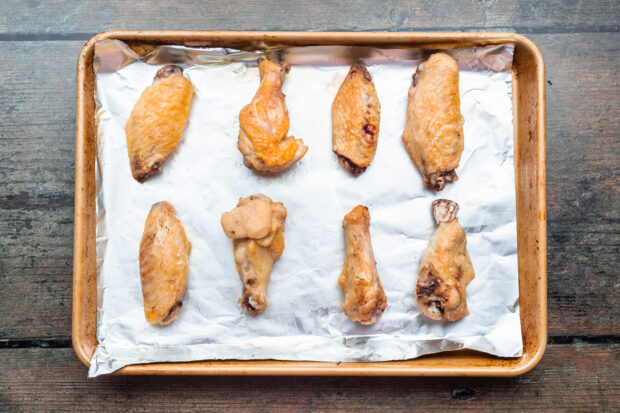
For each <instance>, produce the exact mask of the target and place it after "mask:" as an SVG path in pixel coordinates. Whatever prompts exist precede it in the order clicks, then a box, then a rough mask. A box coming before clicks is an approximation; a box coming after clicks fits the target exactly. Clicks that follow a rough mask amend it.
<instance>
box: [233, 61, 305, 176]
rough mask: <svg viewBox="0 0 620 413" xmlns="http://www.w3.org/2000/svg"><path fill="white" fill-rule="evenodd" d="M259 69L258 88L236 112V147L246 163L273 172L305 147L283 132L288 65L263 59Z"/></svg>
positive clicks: (286, 122) (298, 156) (286, 124)
mask: <svg viewBox="0 0 620 413" xmlns="http://www.w3.org/2000/svg"><path fill="white" fill-rule="evenodd" d="M259 71H260V79H261V83H260V86H259V88H258V91H257V92H256V95H254V98H253V99H252V102H250V104H248V105H246V106H244V107H243V109H241V112H240V113H239V126H240V131H239V140H238V142H237V147H238V148H239V151H241V154H242V155H243V163H244V164H245V166H247V167H248V168H254V169H255V170H256V171H258V172H261V173H276V172H280V171H283V170H285V169H287V168H289V167H290V166H292V165H293V164H294V163H295V162H297V161H298V160H300V159H301V158H302V157H303V156H304V155H305V154H306V151H307V150H308V147H307V146H306V145H304V143H303V141H302V140H301V139H295V137H293V136H286V134H287V132H288V127H289V119H288V110H287V109H286V103H285V102H284V97H285V96H284V93H282V83H283V82H284V75H285V74H287V73H288V71H289V66H288V65H287V64H286V63H280V64H279V65H278V64H276V63H273V62H271V61H269V60H263V61H261V62H260V64H259Z"/></svg>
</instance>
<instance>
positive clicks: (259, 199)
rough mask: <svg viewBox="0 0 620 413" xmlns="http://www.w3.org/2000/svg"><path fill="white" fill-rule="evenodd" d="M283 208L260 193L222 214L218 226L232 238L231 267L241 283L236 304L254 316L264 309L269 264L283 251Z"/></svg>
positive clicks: (243, 199) (241, 200)
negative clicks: (233, 261)
mask: <svg viewBox="0 0 620 413" xmlns="http://www.w3.org/2000/svg"><path fill="white" fill-rule="evenodd" d="M285 220H286V208H285V207H284V205H283V204H282V203H281V202H273V201H272V200H271V198H269V197H266V196H265V195H262V194H257V195H251V196H249V197H246V198H242V199H240V200H239V203H237V207H236V208H235V209H233V210H232V211H229V212H224V213H223V214H222V228H223V229H224V233H225V234H226V236H227V237H228V238H231V239H232V240H233V254H234V258H235V267H236V269H237V272H238V273H239V277H240V278H241V282H242V283H243V292H242V294H241V298H239V304H241V307H242V308H243V310H244V311H246V312H248V313H249V314H251V315H257V314H260V313H262V312H263V311H265V310H266V309H267V304H268V302H267V285H268V284H269V279H270V277H271V270H272V269H273V263H274V262H275V261H276V260H277V259H278V258H280V256H281V255H282V252H283V251H284V221H285Z"/></svg>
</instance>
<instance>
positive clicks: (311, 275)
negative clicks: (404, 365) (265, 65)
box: [89, 41, 522, 377]
mask: <svg viewBox="0 0 620 413" xmlns="http://www.w3.org/2000/svg"><path fill="white" fill-rule="evenodd" d="M429 53H430V51H427V50H419V49H375V48H369V47H348V46H316V47H315V46H312V47H295V48H287V49H276V50H246V51H238V50H230V49H219V48H211V49H196V48H187V47H179V46H161V47H158V48H157V49H155V50H154V51H153V52H151V53H149V54H148V55H146V56H144V57H142V58H139V56H137V55H135V53H133V52H132V51H131V50H130V49H129V48H128V47H127V46H126V45H124V44H123V43H122V42H119V41H105V42H101V43H99V44H97V47H96V51H95V62H94V66H95V71H96V104H97V119H98V127H97V139H98V142H97V145H98V151H97V166H98V168H97V189H98V192H97V201H98V202H97V213H98V221H97V256H98V261H97V267H98V268H97V271H98V284H97V288H98V321H97V339H98V342H99V345H98V346H97V349H96V351H95V354H94V356H93V358H92V361H91V366H90V370H89V376H90V377H94V376H97V375H100V374H105V373H110V372H112V371H114V370H117V369H119V368H121V367H123V366H126V365H129V364H134V363H150V362H164V361H168V362H180V361H190V360H207V359H239V360H249V359H277V360H315V361H331V362H350V361H352V362H364V361H388V360H404V359H411V358H415V357H418V356H421V355H424V354H430V353H437V352H441V351H449V350H458V349H464V348H468V349H474V350H479V351H482V352H486V353H489V354H493V355H496V356H501V357H517V356H520V355H521V354H522V340H521V325H520V320H519V289H518V269H517V236H516V209H515V181H514V149H513V122H512V120H513V116H512V113H513V112H512V96H511V92H512V89H511V88H512V72H511V64H512V55H513V45H510V44H507V45H501V46H489V47H481V48H469V49H458V50H451V51H449V53H450V54H451V55H452V56H454V57H455V58H456V59H457V61H458V63H459V67H460V93H461V110H462V113H463V115H464V117H465V126H464V133H465V149H464V151H463V155H462V158H461V163H460V166H459V167H458V169H457V173H458V176H459V180H458V181H457V182H455V183H452V184H447V185H446V187H445V189H444V190H443V191H442V192H440V193H435V192H432V191H428V190H426V189H425V188H424V186H423V182H422V177H421V176H420V173H419V172H418V171H417V169H416V168H415V167H414V165H413V162H412V161H411V159H410V158H409V155H408V154H407V151H406V150H405V148H404V145H403V144H402V142H401V134H402V131H403V128H404V125H405V114H406V108H407V92H408V90H409V87H410V86H411V76H412V75H413V73H414V72H415V69H416V65H417V64H418V63H419V62H420V61H421V59H424V58H425V57H426V56H428V54H429ZM262 56H268V57H270V58H272V59H281V60H285V61H288V62H290V63H291V66H292V68H291V71H290V73H289V74H288V75H287V76H286V80H285V83H284V93H285V94H286V104H287V106H288V110H289V115H290V131H289V134H292V135H294V136H295V137H297V138H302V139H303V140H304V142H305V143H306V145H308V146H309V151H308V153H307V154H306V156H305V157H304V158H303V159H302V160H301V161H300V162H299V163H298V164H297V165H295V166H293V167H292V168H290V169H289V170H288V171H286V172H285V173H283V174H281V175H280V176H276V177H263V176H258V175H256V174H254V173H253V172H252V171H250V170H249V169H248V168H246V167H245V166H243V162H242V157H241V154H240V153H239V151H238V150H237V134H238V132H239V121H238V115H239V111H240V110H241V108H242V107H243V106H244V105H246V104H247V103H248V102H250V100H251V99H252V97H253V95H254V94H255V92H256V89H257V87H258V85H259V75H258V68H257V61H258V59H259V58H260V57H262ZM359 60H362V61H364V62H365V63H366V64H367V65H368V69H369V71H370V73H371V74H372V76H373V79H374V82H375V85H376V89H377V93H378V95H379V100H380V102H381V126H380V133H379V143H378V148H377V153H376V156H375V158H374V161H373V162H372V164H371V165H370V167H369V168H368V169H367V170H366V172H365V173H364V174H362V175H361V176H359V177H353V176H351V175H350V174H349V173H348V172H346V171H344V170H343V169H342V168H341V167H340V166H339V164H338V162H337V157H336V155H335V154H334V153H333V152H332V150H331V146H332V145H331V103H332V100H333V98H334V96H335V94H336V92H337V90H338V88H339V86H340V84H341V82H342V81H343V79H344V78H345V76H346V74H347V71H348V69H349V65H350V64H351V63H352V62H354V61H359ZM165 63H175V64H179V65H181V66H183V67H184V68H185V76H187V77H188V78H189V79H190V80H191V81H192V83H193V84H194V86H195V97H194V100H193V103H192V105H193V106H192V110H191V115H190V118H189V122H188V125H187V127H186V130H185V133H184V137H183V140H182V142H181V144H180V145H179V147H178V149H177V150H176V152H175V153H174V155H173V156H171V157H170V158H169V159H168V160H167V161H166V162H165V163H164V165H163V168H162V173H160V174H158V175H155V176H153V177H151V178H150V179H149V180H148V181H146V182H145V183H143V184H140V183H138V182H136V181H135V180H134V179H133V178H132V176H131V173H130V169H129V162H128V159H127V147H126V141H125V132H124V125H125V122H126V120H127V118H128V116H129V114H130V112H131V110H132V108H133V106H134V104H135V103H136V101H137V100H138V98H139V96H140V94H141V93H142V91H143V90H144V89H145V88H146V87H147V86H149V85H150V84H151V82H152V79H153V77H154V75H155V72H156V71H157V70H158V69H159V68H160V67H161V66H162V65H163V64H165ZM255 193H264V194H266V195H268V196H269V197H271V198H272V199H273V200H275V201H281V202H283V203H284V205H285V206H286V208H287V210H288V218H287V220H286V232H285V237H286V248H285V250H284V254H283V255H282V257H281V258H280V259H279V260H278V261H277V262H276V264H275V266H274V269H273V273H272V275H271V281H270V284H269V290H268V299H269V308H268V309H267V311H266V312H265V313H263V314H260V315H259V316H257V317H252V316H249V315H247V314H246V313H245V312H243V311H242V310H241V307H240V305H239V304H238V303H237V299H238V298H239V296H240V295H241V287H242V285H241V282H240V280H239V276H238V274H237V272H236V271H235V264H234V261H233V251H232V242H231V240H229V239H228V238H226V236H225V235H224V232H223V231H222V228H221V226H220V215H221V214H222V212H224V211H228V210H230V209H232V208H234V207H235V205H236V203H237V200H238V199H239V198H240V197H244V196H247V195H251V194H255ZM437 198H447V199H451V200H454V201H456V202H458V203H459V205H460V207H461V208H460V211H459V215H458V218H459V221H460V223H461V224H462V225H463V227H464V228H465V231H466V233H467V239H468V245H467V248H468V250H469V254H470V256H471V259H472V262H473V266H474V269H475V273H476V278H475V279H474V280H473V281H472V282H471V283H470V284H469V286H468V287H467V302H468V306H469V311H470V313H471V314H470V315H469V316H468V317H466V318H465V319H463V320H460V321H458V322H454V323H449V322H442V321H434V320H430V319H429V318H427V317H425V316H424V315H423V314H422V313H421V311H420V309H419V307H418V305H417V303H416V301H415V299H414V296H413V292H414V291H415V284H416V281H417V278H418V271H419V266H420V258H421V255H422V252H423V251H424V249H425V248H426V246H427V244H428V241H429V239H430V237H431V235H432V234H433V232H434V231H435V228H436V225H435V223H434V222H433V219H432V215H431V202H432V201H433V200H434V199H437ZM162 200H167V201H169V202H171V203H172V204H173V205H174V207H175V208H176V210H177V214H178V217H179V218H180V220H181V221H182V222H183V225H184V226H185V230H186V232H187V235H188V238H189V239H190V241H191V243H192V251H191V256H190V263H189V273H188V281H187V292H186V293H185V298H184V301H183V308H182V309H181V311H180V314H179V318H178V319H177V320H175V321H174V322H173V323H172V324H170V325H168V326H165V327H154V326H152V325H150V324H149V323H148V322H147V321H146V319H145V317H144V309H143V300H142V293H141V286H140V272H139V263H138V251H139V243H140V239H141V236H142V232H143V230H144V222H145V220H146V217H147V215H148V212H149V210H150V207H151V205H152V204H154V203H156V202H159V201H162ZM358 204H363V205H366V206H368V208H369V210H370V215H371V223H370V233H371V236H372V244H373V248H374V253H375V258H376V261H377V268H378V272H379V275H380V277H381V282H382V284H383V287H384V289H385V292H386V294H387V297H388V307H387V309H386V310H385V312H384V314H383V316H382V318H381V319H380V321H379V322H377V323H376V324H374V325H370V326H362V325H360V324H357V323H353V322H351V321H350V320H349V319H348V317H347V316H346V315H345V314H344V312H343V311H342V303H343V293H342V291H341V289H340V287H339V286H338V284H337V280H338V275H339V274H340V271H341V269H342V265H343V260H344V251H345V248H344V233H343V229H342V218H343V216H344V215H345V214H346V213H347V212H348V211H350V210H351V209H352V208H353V207H354V206H355V205H358Z"/></svg>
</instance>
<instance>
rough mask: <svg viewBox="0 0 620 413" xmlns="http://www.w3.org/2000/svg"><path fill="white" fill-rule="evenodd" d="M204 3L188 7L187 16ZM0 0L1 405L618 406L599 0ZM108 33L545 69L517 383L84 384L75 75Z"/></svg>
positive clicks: (612, 216)
mask: <svg viewBox="0 0 620 413" xmlns="http://www.w3.org/2000/svg"><path fill="white" fill-rule="evenodd" d="M203 3H204V4H203ZM574 3H577V2H568V1H567V2H562V1H559V0H553V1H547V2H529V1H497V0H480V1H461V2H454V3H453V2H450V1H447V0H435V1H427V2H413V1H384V2H380V1H359V2H356V1H352V0H340V1H339V2H333V3H332V2H327V1H321V2H313V1H304V0H286V1H281V2H273V4H263V3H261V2H258V1H255V0H246V1H238V0H234V1H229V2H216V1H212V2H206V3H205V2H201V1H193V0H177V1H176V2H169V1H140V2H135V3H133V4H129V2H126V1H123V0H113V1H106V2H102V1H97V0H80V1H61V0H50V1H45V2H43V1H37V0H28V1H22V0H8V1H7V0H5V1H3V2H2V3H0V182H1V183H2V184H1V186H0V234H1V235H0V280H1V282H2V284H1V288H0V314H1V315H2V317H0V410H1V411H4V410H6V411H32V410H51V411H57V410H64V409H72V408H73V409H76V408H78V409H80V410H96V411H99V410H122V411H125V410H147V411H151V410H158V409H164V410H170V411H185V410H187V411H198V410H200V411H204V410H214V411H221V410H242V409H243V410H245V409H250V410H280V411H292V410H300V411H301V410H304V411H314V410H323V409H325V410H327V409H330V410H343V411H344V410H358V411H365V410H377V411H386V410H388V409H389V410H401V409H407V408H415V407H417V408H419V409H422V410H435V409H457V411H460V410H466V409H485V410H491V409H497V410H500V411H504V410H519V411H520V410H523V409H526V408H532V409H534V408H542V407H544V408H547V409H555V410H566V409H569V408H574V409H576V410H579V411H593V410H608V411H613V410H615V411H618V409H620V363H619V356H620V352H619V350H620V330H619V323H618V321H619V320H620V301H619V299H618V297H619V292H620V282H619V281H618V275H619V274H620V265H619V259H618V258H619V256H620V253H619V247H620V236H619V234H620V208H619V207H618V205H619V204H620V202H619V201H620V200H619V193H620V190H619V182H618V175H619V173H618V172H619V170H620V167H619V164H620V162H619V160H620V132H619V130H620V93H619V92H620V89H619V87H618V72H617V67H618V66H619V64H620V59H619V56H620V35H619V34H618V24H619V21H620V20H619V16H618V14H619V12H618V9H619V7H618V3H617V2H615V1H613V0H612V1H598V0H597V1H589V2H578V4H574ZM109 29H169V30H175V29H176V30H179V29H190V30H285V29H286V30H378V31H411V30H428V31H445V30H449V31H461V30H465V31H515V32H518V33H521V34H524V35H526V36H528V37H529V38H530V39H532V40H533V41H534V42H535V43H536V44H537V45H538V46H539V47H540V49H541V50H542V52H543V55H544V57H545V61H546V67H547V102H548V104H547V160H548V162H547V185H548V193H547V196H548V204H547V213H548V222H549V224H548V232H549V254H548V262H549V273H548V278H549V293H548V297H549V344H548V347H547V352H546V354H545V356H544V358H543V360H542V362H541V363H540V364H539V365H538V367H536V368H535V369H534V370H533V371H531V372H530V373H527V374H526V375H524V376H522V377H520V378H516V379H499V380H498V379H465V378H443V379H442V378H338V377H330V378H320V377H299V378H291V377H283V378H279V377H266V378H261V377H126V376H122V377H112V376H109V377H101V378H98V379H94V380H87V379H86V368H85V367H84V366H83V365H82V364H81V363H80V362H79V361H78V360H77V358H76V357H75V355H74V353H73V350H72V348H71V336H70V334H71V311H70V310H71V277H72V252H73V194H74V191H73V183H74V170H73V167H74V121H75V116H74V114H75V64H76V57H77V55H78V52H79V50H80V48H81V47H82V45H83V44H84V43H85V41H86V40H88V39H89V38H90V37H91V36H93V35H94V34H96V33H98V32H101V31H104V30H109Z"/></svg>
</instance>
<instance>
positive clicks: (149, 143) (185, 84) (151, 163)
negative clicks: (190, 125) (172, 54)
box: [125, 65, 194, 182]
mask: <svg viewBox="0 0 620 413" xmlns="http://www.w3.org/2000/svg"><path fill="white" fill-rule="evenodd" d="M193 93H194V87H193V85H192V82H190V81H189V80H188V79H187V78H186V77H184V76H183V69H181V68H180V67H179V66H173V65H167V66H164V67H162V68H161V69H159V70H158V71H157V74H156V75H155V79H154V80H153V84H152V85H151V86H149V87H147V88H146V89H145V90H144V92H142V95H141V96H140V99H138V102H137V103H136V105H135V106H134V107H133V110H132V111H131V114H130V115H129V119H127V123H126V124H125V135H126V137H127V152H128V153H129V165H130V166H131V174H132V175H133V177H134V178H135V179H136V180H137V181H138V182H144V181H145V180H147V179H148V177H149V176H151V175H153V174H155V173H157V172H159V171H160V170H161V164H162V162H164V161H165V160H166V158H168V156H170V154H171V153H172V152H174V150H175V149H176V147H177V145H178V144H179V140H180V139H181V136H182V135H183V130H184V129H185V123H186V121H187V117H188V116H189V110H190V106H191V102H192V95H193Z"/></svg>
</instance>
